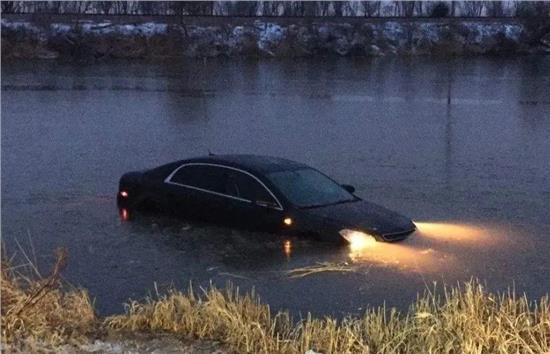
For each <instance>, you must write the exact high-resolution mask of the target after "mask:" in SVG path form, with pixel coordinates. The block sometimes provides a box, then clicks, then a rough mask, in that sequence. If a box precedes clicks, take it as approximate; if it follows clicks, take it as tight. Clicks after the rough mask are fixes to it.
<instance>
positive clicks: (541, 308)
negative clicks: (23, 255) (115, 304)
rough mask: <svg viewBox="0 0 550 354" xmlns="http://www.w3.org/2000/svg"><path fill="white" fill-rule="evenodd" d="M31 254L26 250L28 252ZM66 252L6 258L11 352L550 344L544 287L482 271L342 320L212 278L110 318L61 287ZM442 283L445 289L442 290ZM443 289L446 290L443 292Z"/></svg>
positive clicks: (495, 348)
mask: <svg viewBox="0 0 550 354" xmlns="http://www.w3.org/2000/svg"><path fill="white" fill-rule="evenodd" d="M27 259H28V257H27ZM66 264H67V254H66V252H65V251H63V250H58V251H57V260H56V262H55V265H54V267H53V270H52V272H51V274H50V275H49V276H47V277H45V278H43V277H40V276H39V273H38V271H37V270H36V268H34V267H33V266H32V265H31V264H28V265H27V271H28V272H30V274H29V273H26V274H25V273H22V269H24V268H21V267H11V265H10V264H9V263H7V262H6V261H5V259H4V261H3V263H2V273H1V274H2V279H1V284H2V288H1V290H2V350H3V351H6V352H18V351H22V352H26V351H33V352H35V351H48V350H53V351H58V350H60V349H61V350H63V351H66V352H71V351H78V352H97V351H102V352H107V353H108V352H121V351H126V350H131V351H132V352H152V351H154V350H158V351H163V352H165V351H185V352H188V353H196V354H200V353H206V352H216V353H226V352H239V353H260V352H261V353H296V354H298V353H308V352H311V351H313V352H315V353H317V352H319V353H327V354H328V353H395V352H399V353H419V352H428V351H435V352H443V351H449V350H452V351H457V352H468V353H469V352H472V351H476V352H477V351H479V352H487V353H512V352H522V353H523V352H531V353H545V352H548V351H549V350H550V326H549V319H550V302H549V298H548V296H545V297H543V298H542V299H541V300H539V301H534V302H532V301H529V300H528V299H527V297H525V296H518V295H517V294H516V293H515V291H513V290H509V291H508V292H506V293H502V294H493V293H490V292H488V291H487V290H485V288H484V287H483V286H482V285H481V284H480V283H479V282H477V281H470V282H467V283H465V284H464V285H463V286H462V287H452V288H443V289H435V288H434V289H428V290H427V291H425V293H424V294H423V295H419V296H418V297H417V300H416V301H415V302H414V303H413V304H412V305H411V306H410V308H409V310H408V311H407V312H405V313H400V312H399V311H397V310H395V309H387V308H385V307H375V308H367V309H366V310H365V312H364V314H363V315H362V316H361V317H346V318H345V319H343V320H337V319H335V318H331V317H325V318H322V319H317V318H314V317H312V316H311V315H309V314H308V315H307V316H306V317H305V318H303V319H302V320H300V321H295V320H294V319H292V318H291V317H290V315H289V314H288V312H276V313H274V312H272V311H271V310H270V308H269V306H268V305H265V304H263V303H261V302H260V300H259V298H258V296H257V295H255V294H254V293H248V294H240V293H239V290H238V288H232V287H231V286H228V288H227V289H226V290H218V289H216V288H215V287H210V288H209V289H202V290H200V291H199V292H197V291H195V290H194V289H192V288H190V289H189V291H188V292H187V293H182V292H180V291H177V290H173V291H171V292H169V293H167V294H165V295H161V294H157V295H155V297H154V298H149V299H146V301H144V302H138V301H131V302H130V303H129V304H128V305H127V306H126V312H125V313H124V314H121V315H114V316H110V317H107V318H100V317H99V316H97V315H96V314H95V313H94V310H93V305H92V301H91V300H90V297H89V296H88V293H87V292H86V291H85V290H82V289H75V288H69V287H67V286H64V287H63V284H62V282H61V277H60V274H61V271H62V270H63V268H64V267H65V266H66ZM441 290H442V291H441ZM437 294H443V296H442V297H439V295H437Z"/></svg>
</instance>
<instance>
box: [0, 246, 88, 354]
mask: <svg viewBox="0 0 550 354" xmlns="http://www.w3.org/2000/svg"><path fill="white" fill-rule="evenodd" d="M3 258H4V259H3V260H2V267H1V268H2V269H1V274H2V278H1V292H2V299H1V306H2V307H1V314H2V319H1V324H2V349H3V351H7V352H36V351H44V350H48V348H50V349H51V348H54V347H58V346H60V345H62V344H67V343H78V342H82V341H85V340H86V339H87V337H88V336H89V334H91V333H92V332H93V331H94V330H95V329H96V327H97V323H98V321H97V318H96V316H95V313H94V309H93V306H92V303H91V301H90V297H89V296H88V293H87V292H86V291H85V290H82V289H66V288H63V287H62V285H61V280H60V274H61V271H62V270H63V269H64V268H65V266H66V264H67V252H66V250H65V249H58V250H57V251H56V261H55V264H54V267H53V269H52V271H51V273H50V275H48V276H46V277H41V276H40V275H39V273H38V271H37V269H36V268H35V266H34V265H32V264H30V263H29V264H25V265H20V266H17V267H12V266H11V265H10V262H9V261H8V260H6V257H3ZM27 259H28V257H27Z"/></svg>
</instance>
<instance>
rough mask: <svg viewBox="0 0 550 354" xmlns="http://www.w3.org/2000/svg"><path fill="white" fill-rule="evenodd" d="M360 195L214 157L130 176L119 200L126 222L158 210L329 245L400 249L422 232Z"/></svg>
mask: <svg viewBox="0 0 550 354" xmlns="http://www.w3.org/2000/svg"><path fill="white" fill-rule="evenodd" d="M354 191H355V188H354V187H352V186H350V185H340V184H338V183H336V182H335V181H334V180H332V179H331V178H329V177H328V176H326V175H324V174H323V173H321V172H319V171H317V170H316V169H313V168H311V167H309V166H306V165H304V164H301V163H298V162H294V161H290V160H287V159H283V158H275V157H268V156H258V155H210V156H206V157H199V158H192V159H188V160H181V161H176V162H172V163H169V164H165V165H162V166H160V167H157V168H153V169H149V170H144V171H138V172H129V173H126V174H124V175H123V176H122V177H121V178H120V183H119V192H118V196H117V201H118V206H119V208H120V210H121V213H123V214H124V215H128V213H129V210H132V209H134V208H140V207H154V208H156V209H160V210H164V211H169V212H173V213H176V214H177V215H179V216H182V217H185V218H189V219H200V220H203V221H207V222H215V223H222V224H228V225H231V226H236V227H241V228H247V229H257V230H264V231H270V232H284V233H288V234H293V235H311V236H314V237H316V238H318V239H321V240H324V241H343V240H344V239H345V240H347V241H348V242H352V240H353V239H354V238H356V237H364V236H372V237H374V238H375V239H376V240H377V241H386V242H394V241H399V240H403V239H404V238H406V237H407V236H408V235H409V234H410V233H412V232H413V231H414V230H415V228H416V227H415V225H414V223H413V222H412V221H411V220H410V219H409V218H406V217H404V216H402V215H399V214H398V213H396V212H393V211H391V210H388V209H386V208H384V207H381V206H379V205H376V204H374V203H370V202H367V201H365V200H362V199H361V198H359V197H357V196H355V195H354V194H353V193H354ZM121 215H122V214H121Z"/></svg>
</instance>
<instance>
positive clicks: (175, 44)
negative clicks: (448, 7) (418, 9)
mask: <svg viewBox="0 0 550 354" xmlns="http://www.w3.org/2000/svg"><path fill="white" fill-rule="evenodd" d="M547 53H550V23H549V21H548V20H547V19H538V18H529V19H518V18H494V19H490V18H484V19H479V18H478V19H471V18H442V19H441V18H440V19H431V18H415V19H395V18H390V19H384V18H366V19H363V18H275V17H255V18H250V17H230V18H228V17H220V18H216V17H190V18H182V17H177V16H149V17H138V16H89V15H88V16H74V15H54V16H52V15H40V16H37V15H7V16H6V15H4V16H3V18H2V57H3V58H5V59H6V58H24V59H34V58H42V59H55V58H80V59H106V58H131V59H133V58H136V59H137V58H146V59H154V58H166V57H194V58H200V57H217V56H227V57H232V56H246V57H315V56H326V55H335V56H365V57H366V56H394V55H404V56H411V55H442V56H468V55H510V54H547Z"/></svg>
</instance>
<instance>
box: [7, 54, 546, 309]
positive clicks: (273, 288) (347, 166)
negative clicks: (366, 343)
mask: <svg viewBox="0 0 550 354" xmlns="http://www.w3.org/2000/svg"><path fill="white" fill-rule="evenodd" d="M549 88H550V60H549V59H547V58H544V57H520V58H514V59H506V60H502V59H494V58H471V59H455V60H447V59H446V60H443V59H441V60H436V59H426V58H414V59H387V58H382V59H379V60H354V59H318V60H288V61H270V60H265V61H260V62H257V61H246V60H221V59H220V60H207V61H184V62H170V63H154V64H153V63H136V62H133V63H132V62H109V63H96V64H84V65H83V64H78V63H74V64H73V63H56V62H7V63H3V66H2V107H1V108H2V111H1V113H2V129H1V130H2V146H1V147H2V237H3V240H5V241H6V243H7V245H8V247H10V251H14V250H17V245H16V240H17V241H18V242H19V243H20V244H21V245H22V246H23V247H24V248H25V249H26V250H27V251H30V250H34V254H35V255H36V258H37V262H38V263H39V265H40V266H41V268H42V269H43V271H46V270H47V266H48V264H49V263H50V262H51V260H52V256H51V254H52V250H53V249H54V248H55V247H57V246H66V247H67V248H68V250H69V254H70V264H69V267H68V268H67V270H66V271H65V278H66V279H67V280H68V281H70V282H71V283H73V284H76V285H79V286H82V287H85V288H87V289H89V290H90V292H91V294H92V296H94V297H95V299H96V306H97V308H98V309H99V311H100V312H102V313H104V314H105V313H112V312H120V311H122V306H121V304H122V303H123V302H124V301H126V300H127V299H128V298H129V297H134V298H136V297H137V298H140V297H143V296H146V295H147V294H148V293H149V292H151V291H153V290H152V289H154V287H155V284H156V287H157V288H158V289H159V291H162V290H163V289H166V288H168V287H170V286H176V287H180V288H186V287H187V284H188V283H189V282H191V281H192V282H194V283H195V284H197V285H203V286H207V285H208V283H209V282H210V281H212V282H213V283H214V284H217V285H219V286H223V285H225V284H226V282H227V281H232V282H234V283H236V284H238V285H240V286H241V287H243V288H245V289H248V288H250V287H252V286H254V287H255V288H256V289H257V292H258V293H259V294H261V297H262V299H263V300H264V301H267V302H269V303H270V304H271V305H272V307H273V308H275V309H276V308H288V309H290V310H292V311H293V312H294V313H296V314H299V313H302V314H303V313H305V312H307V311H312V312H314V313H315V314H337V315H341V314H346V313H357V312H358V311H360V310H361V309H364V308H365V306H367V305H368V304H371V305H380V304H382V303H383V302H384V301H385V302H386V303H387V304H388V305H396V306H400V307H402V308H403V307H405V306H406V305H407V304H408V303H409V302H410V301H411V300H413V299H414V297H415V295H416V293H417V292H418V291H422V290H423V289H425V287H426V286H431V285H432V282H433V281H438V282H446V283H450V284H453V283H455V282H456V281H463V280H468V279H470V277H479V278H480V279H482V280H484V281H486V282H487V285H488V286H489V287H490V288H491V289H494V290H504V289H506V287H507V286H510V285H513V284H514V285H515V287H516V288H517V289H518V290H520V291H526V292H527V293H528V294H529V295H530V296H533V297H538V296H541V295H543V294H546V293H547V292H548V289H549V286H550V277H548V276H547V274H548V272H549V271H550V257H548V255H549V254H550V245H549V242H548V241H549V239H548V238H549V235H550V212H549V209H548V202H549V201H550V89H549ZM449 96H450V104H449V101H448V98H449ZM208 150H210V151H212V152H215V153H257V154H266V155H275V156H281V157H285V158H289V159H294V160H297V161H300V162H304V163H307V164H309V165H311V166H314V167H316V168H318V169H320V170H322V171H324V172H325V173H327V174H329V175H331V176H332V177H334V178H335V179H336V180H338V181H340V182H342V183H349V184H353V185H354V186H355V187H356V188H357V195H359V196H360V197H362V198H365V199H367V200H370V201H373V202H376V203H379V204H382V205H384V206H387V207H388V208H391V209H394V210H396V211H398V212H400V213H402V214H405V215H408V216H410V217H411V218H413V219H414V220H415V221H418V222H419V226H420V227H419V231H418V232H416V233H415V234H413V236H412V237H411V238H410V239H409V240H407V241H405V242H402V243H400V244H395V245H376V247H374V248H371V249H366V250H360V251H358V250H352V249H349V248H346V247H344V248H338V247H326V246H320V245H316V244H314V243H312V242H310V241H302V240H296V239H290V240H289V239H287V238H285V237H284V236H282V237H275V236H272V235H265V234H259V233H249V232H241V231H236V230H230V229H224V228H220V227H212V226H207V225H189V224H188V223H187V222H185V221H184V220H174V219H171V218H167V217H163V216H160V215H138V216H136V218H134V220H133V221H131V222H123V221H121V220H120V218H119V216H118V213H117V209H116V205H115V194H116V192H117V183H118V178H119V177H120V176H121V175H122V174H123V173H124V172H127V171H130V170H139V169H144V168H149V167H154V166H157V165H159V164H162V163H165V162H170V161H172V160H176V159H182V158H186V157H193V156H197V155H204V154H206V153H207V152H208ZM286 241H290V242H286ZM285 242H286V243H285ZM285 245H286V246H285ZM30 253H32V252H30ZM318 262H336V263H343V262H347V263H348V264H350V265H353V266H355V267H357V268H358V270H359V271H358V272H351V273H323V274H318V275H312V276H308V277H303V278H289V277H288V275H287V274H286V273H285V272H286V271H288V270H291V269H294V268H297V267H304V266H310V265H315V264H316V263H318Z"/></svg>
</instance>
